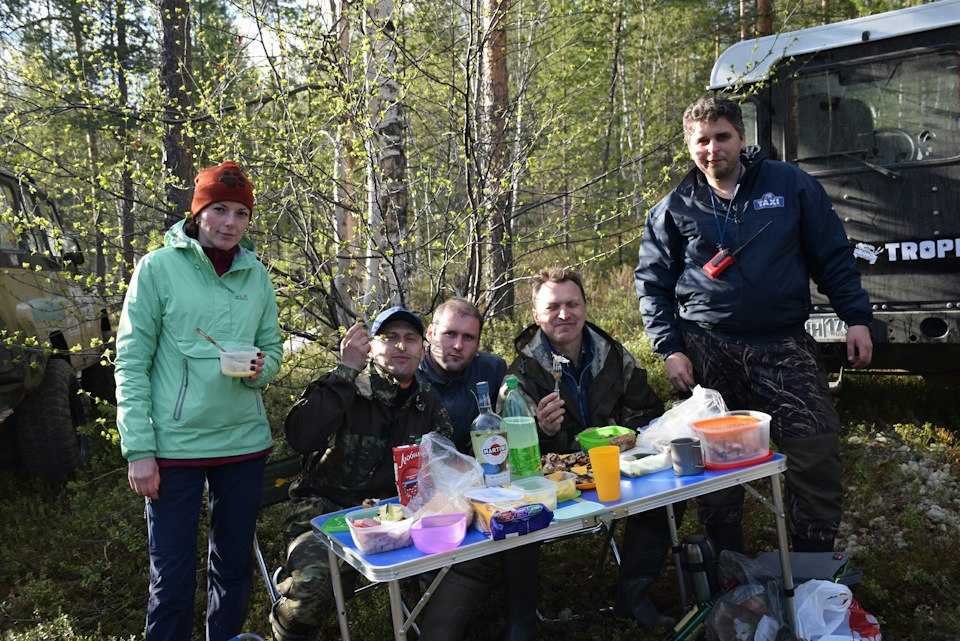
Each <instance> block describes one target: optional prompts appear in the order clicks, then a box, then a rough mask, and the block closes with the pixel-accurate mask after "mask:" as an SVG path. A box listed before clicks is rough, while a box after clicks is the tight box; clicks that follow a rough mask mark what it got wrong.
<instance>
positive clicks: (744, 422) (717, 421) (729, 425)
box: [691, 414, 762, 432]
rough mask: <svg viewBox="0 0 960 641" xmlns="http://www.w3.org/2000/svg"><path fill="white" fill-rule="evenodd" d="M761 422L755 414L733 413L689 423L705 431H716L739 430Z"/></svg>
mask: <svg viewBox="0 0 960 641" xmlns="http://www.w3.org/2000/svg"><path fill="white" fill-rule="evenodd" d="M760 422H762V421H761V419H759V418H757V417H756V416H744V415H741V414H734V415H731V416H718V417H716V418H707V419H704V420H702V421H694V422H693V423H691V425H692V426H693V427H695V428H697V429H698V430H703V431H705V432H709V431H716V430H733V431H739V430H737V429H736V428H740V430H742V429H744V428H746V427H750V426H753V425H756V424H757V423H760Z"/></svg>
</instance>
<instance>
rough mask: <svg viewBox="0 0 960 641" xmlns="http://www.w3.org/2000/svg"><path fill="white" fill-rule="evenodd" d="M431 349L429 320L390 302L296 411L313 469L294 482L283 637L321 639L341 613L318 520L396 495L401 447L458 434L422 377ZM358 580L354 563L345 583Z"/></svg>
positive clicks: (349, 341)
mask: <svg viewBox="0 0 960 641" xmlns="http://www.w3.org/2000/svg"><path fill="white" fill-rule="evenodd" d="M423 351H424V350H423V323H422V322H421V321H420V319H419V318H417V316H416V315H414V314H412V313H411V312H409V311H407V310H405V309H402V308H399V307H394V308H390V309H388V310H386V311H384V312H382V313H381V314H380V315H379V316H377V318H376V320H374V323H373V326H372V328H371V332H370V334H367V332H366V330H365V329H364V327H363V325H362V324H361V323H357V324H355V325H354V326H353V327H351V328H350V329H349V330H347V332H346V334H345V335H344V337H343V340H342V341H341V344H340V362H339V364H338V365H337V366H336V367H335V368H334V369H333V370H332V371H330V372H328V373H327V374H324V375H323V376H321V377H320V378H318V379H317V380H315V381H313V382H312V383H310V385H308V386H307V388H306V390H304V392H303V394H301V395H300V399H299V400H298V401H297V403H296V404H295V405H294V406H293V409H291V410H290V413H289V415H288V416H287V420H286V426H285V428H286V436H287V440H288V441H289V442H290V445H291V446H292V447H293V449H294V450H296V451H297V452H299V453H300V454H301V466H302V468H303V471H302V475H301V476H300V478H299V479H298V480H297V481H295V482H294V483H293V484H292V486H291V487H290V498H291V505H290V508H289V511H288V513H287V519H286V523H285V525H284V535H285V538H286V541H287V561H286V563H285V564H284V567H283V572H282V574H281V581H280V583H279V585H278V589H279V592H280V594H281V597H280V599H279V600H278V601H277V603H275V604H274V606H273V611H272V613H271V616H270V621H271V624H272V626H273V636H274V639H278V640H284V641H292V640H294V639H311V638H313V637H314V635H315V632H316V630H317V628H318V627H319V626H320V625H321V623H322V622H323V621H324V620H325V619H326V618H327V617H329V616H330V615H331V614H332V613H333V612H334V611H335V605H334V599H333V589H332V585H331V579H330V567H329V565H328V561H327V549H326V547H324V545H323V544H322V543H320V541H319V540H318V539H317V538H316V537H315V536H314V534H313V531H312V529H311V526H310V520H311V519H313V518H315V517H317V516H320V515H322V514H326V513H328V512H336V511H339V510H343V509H346V508H349V507H353V506H357V505H360V504H361V503H362V502H363V500H364V499H368V498H384V499H385V498H390V497H394V496H396V495H397V486H396V484H395V482H394V476H393V455H392V448H393V447H395V446H398V445H406V444H408V443H410V442H411V440H412V439H415V438H417V437H419V436H422V435H423V434H426V433H427V432H429V431H437V432H440V433H441V434H443V435H444V436H447V437H449V436H450V435H451V434H452V428H451V426H450V419H449V418H448V416H447V413H446V411H445V410H444V409H443V407H442V406H441V405H440V403H439V401H437V399H436V398H434V396H433V395H431V394H430V393H429V392H425V391H422V390H420V387H419V384H418V383H417V380H416V371H417V367H418V366H419V364H420V359H421V358H422V357H423ZM368 354H369V356H370V362H369V364H367V357H368ZM355 577H356V574H355V572H349V571H348V570H347V566H344V569H343V575H342V578H343V579H345V583H346V584H347V585H346V586H345V587H351V586H352V582H353V579H355ZM350 591H352V590H350ZM348 593H349V592H348Z"/></svg>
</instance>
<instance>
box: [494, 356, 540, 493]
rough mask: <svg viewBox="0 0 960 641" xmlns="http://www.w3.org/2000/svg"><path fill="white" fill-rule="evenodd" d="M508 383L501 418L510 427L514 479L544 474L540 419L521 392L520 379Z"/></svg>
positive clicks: (508, 437)
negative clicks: (541, 458) (541, 460)
mask: <svg viewBox="0 0 960 641" xmlns="http://www.w3.org/2000/svg"><path fill="white" fill-rule="evenodd" d="M504 382H505V383H506V385H507V393H506V394H505V395H504V397H503V409H502V410H501V412H500V415H501V416H502V417H503V422H504V424H506V426H507V442H508V443H509V445H510V468H511V476H512V477H513V478H523V477H525V476H534V475H538V474H543V465H542V464H541V463H540V438H539V436H538V435H537V419H536V418H534V415H533V412H532V411H530V406H529V405H528V404H527V401H526V399H525V398H524V397H523V394H522V393H521V392H520V388H519V387H518V381H517V377H516V376H512V375H511V376H508V377H507V378H506V379H505V380H504Z"/></svg>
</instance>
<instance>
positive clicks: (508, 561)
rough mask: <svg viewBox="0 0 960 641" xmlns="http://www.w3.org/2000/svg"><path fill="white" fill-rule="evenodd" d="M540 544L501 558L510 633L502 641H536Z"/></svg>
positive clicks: (505, 554)
mask: <svg viewBox="0 0 960 641" xmlns="http://www.w3.org/2000/svg"><path fill="white" fill-rule="evenodd" d="M539 571H540V544H539V543H535V544H532V545H525V546H523V547H519V548H513V549H511V550H506V551H505V552H502V553H501V554H500V572H501V574H502V575H503V600H504V608H505V609H506V613H507V630H506V632H505V633H504V635H503V641H537V589H538V586H539V582H540V579H539Z"/></svg>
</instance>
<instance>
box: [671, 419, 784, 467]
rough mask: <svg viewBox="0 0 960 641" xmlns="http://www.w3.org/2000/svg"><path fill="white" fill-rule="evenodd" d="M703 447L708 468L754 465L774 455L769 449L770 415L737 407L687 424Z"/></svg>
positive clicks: (704, 459) (705, 465)
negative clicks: (734, 409) (737, 408)
mask: <svg viewBox="0 0 960 641" xmlns="http://www.w3.org/2000/svg"><path fill="white" fill-rule="evenodd" d="M690 428H691V429H692V430H693V432H694V434H696V435H697V437H698V438H699V439H700V446H701V447H703V463H704V467H705V468H707V469H708V470H727V469H731V468H735V467H743V466H745V465H753V464H754V463H760V462H761V461H765V460H768V459H769V458H771V457H772V456H773V453H772V452H771V451H770V415H769V414H764V413H763V412H754V411H752V410H736V411H732V412H727V413H726V414H722V415H720V416H715V417H713V418H706V419H703V420H700V421H694V422H693V423H691V424H690Z"/></svg>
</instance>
